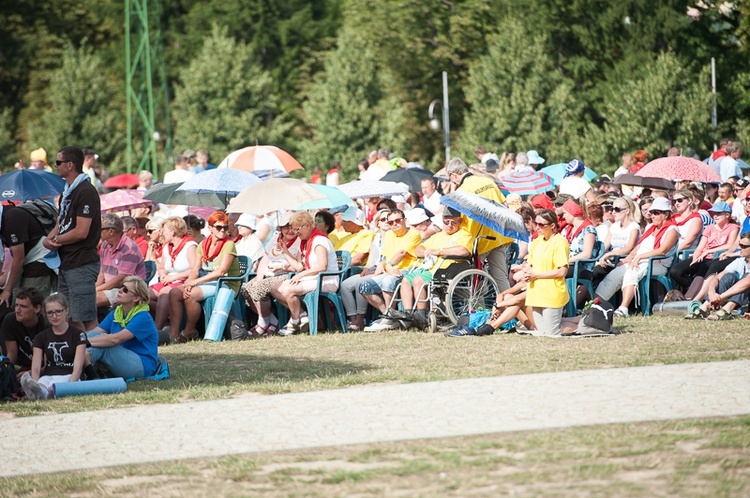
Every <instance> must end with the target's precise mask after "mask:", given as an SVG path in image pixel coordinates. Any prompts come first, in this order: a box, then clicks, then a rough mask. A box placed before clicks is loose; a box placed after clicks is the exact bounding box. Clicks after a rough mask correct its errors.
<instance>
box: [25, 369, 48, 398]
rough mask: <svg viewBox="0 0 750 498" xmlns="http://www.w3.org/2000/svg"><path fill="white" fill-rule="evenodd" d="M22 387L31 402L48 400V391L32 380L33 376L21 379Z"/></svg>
mask: <svg viewBox="0 0 750 498" xmlns="http://www.w3.org/2000/svg"><path fill="white" fill-rule="evenodd" d="M21 387H23V391H24V392H25V393H26V397H27V398H28V399H29V400H31V401H36V400H39V399H47V390H46V389H44V387H42V385H41V384H40V383H39V382H37V381H35V380H34V379H32V378H31V375H24V376H23V377H21Z"/></svg>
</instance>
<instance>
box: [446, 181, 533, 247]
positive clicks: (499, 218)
mask: <svg viewBox="0 0 750 498" xmlns="http://www.w3.org/2000/svg"><path fill="white" fill-rule="evenodd" d="M440 202H441V203H443V204H445V205H446V206H448V207H450V208H453V209H455V210H456V211H458V212H460V213H461V214H463V215H465V216H466V217H467V218H471V219H472V220H474V221H476V222H478V223H481V224H482V225H485V226H487V227H489V228H491V229H492V230H494V231H496V232H497V233H499V234H501V235H505V236H506V237H510V238H511V239H516V240H522V241H524V242H528V241H529V233H528V231H527V230H526V225H525V224H524V222H523V218H522V217H521V215H520V214H518V213H516V212H515V211H513V210H512V209H508V208H507V207H505V206H503V205H502V204H498V203H497V202H495V201H493V200H491V199H485V198H484V197H480V196H478V195H475V194H470V193H468V192H462V191H460V190H458V191H456V192H453V193H452V194H448V195H444V196H443V197H441V198H440Z"/></svg>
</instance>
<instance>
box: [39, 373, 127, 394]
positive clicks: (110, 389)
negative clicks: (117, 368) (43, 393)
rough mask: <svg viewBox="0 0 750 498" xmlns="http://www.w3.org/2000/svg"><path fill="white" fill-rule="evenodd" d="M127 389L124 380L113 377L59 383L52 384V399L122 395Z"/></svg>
mask: <svg viewBox="0 0 750 498" xmlns="http://www.w3.org/2000/svg"><path fill="white" fill-rule="evenodd" d="M125 389H127V385H126V384H125V379H123V378H120V377H115V378H113V379H97V380H82V381H79V382H60V383H59V384H52V390H51V391H52V392H51V393H50V394H51V395H52V397H55V398H62V397H64V396H83V395H86V394H115V393H124V392H125Z"/></svg>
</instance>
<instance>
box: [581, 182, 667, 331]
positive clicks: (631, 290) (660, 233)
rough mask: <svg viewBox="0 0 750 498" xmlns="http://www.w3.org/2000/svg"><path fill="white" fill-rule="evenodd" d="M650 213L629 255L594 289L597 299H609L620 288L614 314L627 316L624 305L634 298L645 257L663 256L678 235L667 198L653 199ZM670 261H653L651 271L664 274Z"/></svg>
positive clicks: (644, 267)
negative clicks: (646, 225) (618, 304)
mask: <svg viewBox="0 0 750 498" xmlns="http://www.w3.org/2000/svg"><path fill="white" fill-rule="evenodd" d="M650 214H651V220H652V223H651V225H650V226H649V228H648V229H647V230H646V231H645V232H644V234H643V235H642V236H641V238H640V240H639V241H638V243H637V244H636V246H635V247H634V248H633V250H632V251H630V254H628V256H627V257H626V258H625V259H623V260H622V261H620V264H619V266H618V267H617V268H615V269H614V270H612V271H611V272H610V274H609V275H607V276H606V277H605V278H604V280H602V283H601V284H599V286H598V287H597V288H596V290H595V292H594V294H596V295H597V296H599V297H600V298H602V299H604V300H606V301H609V300H610V299H612V296H614V295H615V292H617V291H618V290H619V289H620V288H622V303H621V304H620V307H619V308H617V309H616V310H615V316H628V306H629V305H630V303H631V301H633V298H634V297H635V289H636V286H637V285H638V282H640V280H641V279H642V278H643V277H644V276H645V275H646V272H647V270H648V268H647V265H648V258H650V257H652V256H664V255H665V254H667V253H668V252H669V251H670V250H672V248H674V246H675V244H677V241H678V240H679V238H680V234H679V232H678V231H677V227H676V226H675V224H674V223H673V222H672V220H671V219H670V217H671V216H672V208H671V205H670V203H669V200H667V199H664V198H663V197H659V198H656V199H654V202H653V203H652V204H651V211H650ZM671 263H672V261H671V259H670V260H669V261H667V260H664V259H659V260H656V261H654V264H653V270H652V272H653V274H654V275H666V273H667V271H668V270H669V267H670V266H671Z"/></svg>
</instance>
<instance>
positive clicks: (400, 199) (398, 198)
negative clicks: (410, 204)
mask: <svg viewBox="0 0 750 498" xmlns="http://www.w3.org/2000/svg"><path fill="white" fill-rule="evenodd" d="M391 200H392V201H393V202H395V203H396V204H398V203H401V204H404V203H406V197H404V196H403V195H394V196H393V197H391Z"/></svg>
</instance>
